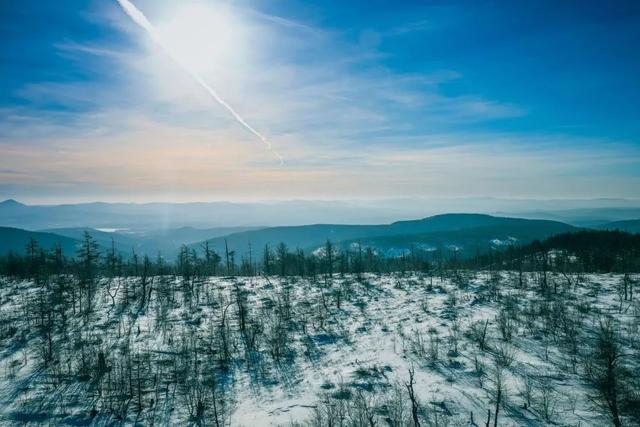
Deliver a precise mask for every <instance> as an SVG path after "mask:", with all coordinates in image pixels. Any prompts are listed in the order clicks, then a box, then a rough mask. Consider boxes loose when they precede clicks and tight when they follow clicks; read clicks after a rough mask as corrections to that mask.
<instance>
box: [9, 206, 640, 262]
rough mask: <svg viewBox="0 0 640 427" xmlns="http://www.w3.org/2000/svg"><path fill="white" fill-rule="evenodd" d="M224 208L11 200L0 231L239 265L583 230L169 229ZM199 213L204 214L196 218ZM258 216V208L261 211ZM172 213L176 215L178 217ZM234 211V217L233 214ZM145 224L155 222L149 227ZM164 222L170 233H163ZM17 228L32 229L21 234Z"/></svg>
mask: <svg viewBox="0 0 640 427" xmlns="http://www.w3.org/2000/svg"><path fill="white" fill-rule="evenodd" d="M291 203H292V205H291V206H295V202H291ZM309 203H311V202H309ZM222 205H224V204H183V205H180V204H178V205H173V204H149V205H131V204H115V205H113V204H105V203H97V204H84V205H61V206H27V205H23V204H21V203H19V202H16V201H14V200H8V201H5V202H2V203H0V225H10V227H0V255H4V254H7V253H8V252H9V251H14V252H20V253H23V252H24V248H25V245H26V243H27V242H28V240H29V238H30V237H33V238H35V239H36V240H38V242H39V243H40V245H41V246H42V247H44V248H46V249H50V248H52V247H53V246H55V245H56V244H60V246H61V247H62V249H63V251H64V253H65V254H66V255H68V256H73V255H74V254H75V252H76V250H77V247H78V245H79V242H80V240H81V239H82V237H83V234H84V232H85V231H87V232H89V233H90V234H91V235H92V237H93V238H94V239H95V240H96V241H97V243H98V244H99V245H100V247H101V249H102V250H103V251H106V250H107V249H108V248H110V247H111V245H112V244H113V245H114V247H115V248H116V250H117V251H118V252H119V253H121V254H123V255H124V256H128V255H130V254H131V253H132V251H136V253H138V254H141V255H142V254H147V255H150V256H156V255H157V254H158V253H162V254H163V255H164V256H165V257H167V258H168V259H173V258H174V257H175V256H176V254H177V252H178V250H179V248H180V246H181V245H183V244H184V245H188V246H190V247H191V248H193V249H195V250H196V251H201V250H202V247H203V245H204V243H205V242H207V243H208V245H209V247H210V248H211V249H213V250H215V251H217V252H218V253H220V254H223V253H224V251H225V247H228V248H229V250H233V251H234V252H235V255H236V260H238V261H239V260H240V259H241V257H243V256H248V253H249V248H250V246H251V252H252V253H251V255H252V258H253V259H260V258H261V256H262V254H263V251H264V247H265V246H266V245H269V246H270V247H272V248H274V249H275V247H276V246H277V245H278V244H279V243H281V242H282V243H285V244H286V245H287V246H288V247H289V248H290V249H295V248H299V249H302V250H305V251H307V252H308V251H314V250H316V249H318V248H319V247H321V246H322V245H323V244H324V243H325V242H326V240H327V239H329V240H331V241H332V242H334V243H335V244H336V245H337V246H338V247H341V248H343V249H346V248H355V247H357V245H362V246H363V247H371V248H373V249H375V250H376V251H378V252H381V253H384V254H386V255H390V256H394V255H400V254H401V253H403V252H406V251H408V250H410V249H411V248H420V249H423V250H437V249H440V248H443V249H445V250H456V251H460V253H462V254H464V255H473V254H475V253H476V252H478V251H480V252H482V251H486V250H488V249H489V248H500V247H504V246H508V245H514V244H516V245H521V244H526V243H529V242H531V241H532V240H535V239H544V238H547V237H549V236H551V235H554V234H558V233H563V232H571V231H575V230H577V229H578V228H577V227H576V225H575V224H569V223H567V221H558V220H549V219H530V218H513V217H504V216H492V215H487V214H465V213H457V214H442V215H435V216H430V217H427V218H423V219H419V220H408V221H397V222H393V223H390V224H376V225H362V224H313V225H290V226H275V227H266V226H262V227H258V226H254V227H245V226H237V227H194V226H181V227H169V226H168V225H167V224H174V223H175V222H177V221H178V219H177V218H176V217H175V215H178V214H179V215H178V216H180V215H182V216H183V219H184V222H186V223H188V222H189V220H190V219H191V220H193V219H194V218H196V217H198V216H203V215H204V214H205V211H207V212H209V213H210V214H211V213H212V212H214V211H212V209H214V208H215V207H218V208H220V207H221V206H222ZM194 206H196V207H195V208H194ZM234 206H236V207H237V206H239V205H234ZM309 206H311V205H309ZM152 207H153V209H152ZM161 207H162V208H161ZM205 207H206V209H205ZM245 207H246V206H245ZM192 208H193V209H195V210H196V213H193V212H191V211H190V209H192ZM154 209H155V210H154ZM163 209H164V213H165V216H171V217H172V219H171V220H170V221H169V220H167V219H166V218H165V219H164V220H163V219H162V218H161V216H162V215H161V214H160V213H159V212H161V211H163ZM199 209H200V210H199ZM247 209H249V208H247ZM254 209H258V207H257V206H254ZM261 209H262V208H260V209H258V211H257V212H253V213H252V215H254V216H255V217H258V216H259V213H260V212H259V211H260V210H261ZM274 209H275V210H274V211H272V213H274V212H276V211H277V209H276V208H274ZM278 209H280V208H278ZM222 210H224V209H222ZM154 212H155V213H154ZM169 212H171V214H170V215H169ZM188 212H190V213H188ZM229 212H231V211H228V212H227V213H226V214H229ZM226 214H225V215H226ZM634 214H637V215H638V217H640V209H636V208H630V207H624V208H598V209H590V210H589V209H575V210H572V211H549V212H546V213H545V212H542V213H538V215H546V216H550V217H552V218H558V217H560V218H563V217H565V216H567V215H575V216H574V217H573V218H583V219H584V218H592V219H593V220H594V221H595V218H601V217H614V218H615V217H616V215H617V216H621V215H622V216H623V217H624V215H634ZM145 215H150V216H149V217H146V216H145ZM590 215H591V216H590ZM143 220H144V221H147V222H144V223H143ZM73 221H75V224H76V225H78V224H93V225H88V226H87V225H84V226H82V227H50V225H51V224H59V223H71V222H73ZM163 221H164V226H162V224H163ZM14 224H27V225H21V226H19V227H18V226H14ZM29 224H40V225H42V224H46V225H47V227H43V228H44V229H37V228H36V229H33V230H34V231H28V230H25V229H27V228H30V227H29V226H28V225H29ZM135 224H138V225H135ZM154 226H155V227H154ZM590 227H591V228H598V229H619V230H622V231H628V232H633V233H637V232H640V220H637V219H636V220H624V221H602V222H599V223H597V224H592V225H590Z"/></svg>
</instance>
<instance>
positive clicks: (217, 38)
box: [156, 3, 242, 72]
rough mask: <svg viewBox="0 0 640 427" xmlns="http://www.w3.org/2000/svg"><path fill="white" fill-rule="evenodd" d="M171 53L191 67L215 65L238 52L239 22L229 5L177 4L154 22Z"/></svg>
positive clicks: (216, 66)
mask: <svg viewBox="0 0 640 427" xmlns="http://www.w3.org/2000/svg"><path fill="white" fill-rule="evenodd" d="M156 29H157V31H158V34H159V35H160V37H162V41H163V43H164V45H165V47H166V48H167V49H169V50H170V51H171V54H172V55H173V56H175V57H176V58H177V59H179V60H180V62H182V63H183V65H185V66H186V67H188V68H189V69H191V70H192V71H197V72H203V71H209V70H212V69H215V68H218V67H220V66H222V65H224V64H225V63H227V62H229V61H231V60H233V59H234V56H237V54H238V51H239V49H240V46H241V43H240V39H241V33H242V31H241V25H240V22H239V21H238V19H237V18H236V17H235V16H234V15H233V13H232V12H231V10H230V9H229V8H228V7H224V6H212V5H208V4H202V3H196V4H188V5H180V6H178V7H177V8H176V9H174V10H172V11H171V13H170V14H168V15H167V19H165V20H162V21H161V22H159V23H158V25H157V26H156Z"/></svg>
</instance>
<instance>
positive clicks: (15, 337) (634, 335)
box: [0, 271, 640, 426]
mask: <svg viewBox="0 0 640 427" xmlns="http://www.w3.org/2000/svg"><path fill="white" fill-rule="evenodd" d="M624 280H628V281H632V280H633V278H629V277H627V278H626V279H625V278H624V277H623V276H618V275H566V276H565V275H555V274H549V275H548V277H546V278H545V277H543V276H542V273H535V274H534V273H529V274H527V273H525V274H524V275H523V276H522V277H520V276H519V274H518V273H517V272H468V271H458V272H450V273H449V274H448V277H444V278H440V277H430V276H428V275H422V276H419V275H406V276H402V275H391V274H387V275H373V274H369V275H366V276H364V278H362V279H361V280H357V278H356V277H353V276H347V277H337V276H334V277H333V278H321V279H304V278H302V279H301V278H293V277H292V278H284V279H279V278H275V277H269V278H265V277H249V278H241V277H238V278H229V279H225V278H209V279H198V278H195V277H194V278H190V279H189V280H182V279H181V278H175V277H170V276H163V277H153V278H144V277H143V278H129V279H127V278H114V279H101V281H100V282H99V283H97V284H96V287H95V290H94V291H95V298H94V301H95V303H94V306H93V307H91V309H90V310H87V307H86V306H85V307H82V304H83V303H82V299H80V298H78V293H76V292H78V291H77V289H83V286H87V284H86V283H85V284H83V283H81V282H78V281H77V280H76V279H71V278H69V277H64V276H61V277H59V278H57V279H55V280H52V281H51V282H50V283H47V284H46V286H45V285H44V284H43V283H40V284H39V285H37V284H35V283H34V282H32V281H21V282H14V281H9V280H7V279H4V280H3V282H2V283H1V285H0V305H1V308H2V311H1V312H0V316H1V317H0V339H1V341H0V343H1V345H0V390H1V392H0V424H1V425H6V426H13V425H19V424H27V425H95V426H103V425H233V426H241V425H242V426H262V425H292V424H295V425H314V426H329V425H344V426H347V425H348V426H365V425H368V426H371V425H376V426H385V425H392V426H399V425H407V426H413V425H421V426H431V425H433V426H460V425H474V424H473V423H475V424H476V425H483V426H484V425H485V423H486V422H487V417H488V416H489V417H490V418H491V420H490V425H494V420H495V416H496V411H498V425H500V426H520V425H527V426H542V425H552V424H553V425H566V426H578V425H579V426H604V425H610V424H611V411H610V410H609V409H608V408H607V405H606V402H605V401H604V400H603V396H602V392H601V391H599V389H598V379H599V378H600V377H599V376H598V375H600V371H599V370H600V369H601V368H602V367H601V366H600V365H599V358H598V355H599V354H601V353H598V352H599V351H600V350H601V349H602V345H600V344H599V343H602V340H603V339H605V338H606V337H607V333H609V332H610V333H611V334H612V335H611V338H612V342H614V343H615V345H616V346H617V347H616V349H617V351H619V352H620V353H621V354H624V355H625V357H621V358H620V359H619V361H618V365H617V366H616V369H619V371H616V372H617V373H619V374H621V373H623V372H627V373H629V372H631V373H633V374H624V376H621V377H619V378H618V380H619V381H621V382H622V381H625V384H624V392H625V393H627V394H625V395H624V396H623V395H622V392H620V393H621V394H619V395H618V396H617V397H618V405H619V407H620V411H621V413H622V415H621V416H620V418H621V420H622V425H637V424H634V422H635V423H637V422H638V418H635V419H633V418H632V417H633V416H634V414H633V410H632V409H629V407H627V406H625V405H631V404H633V403H634V401H633V399H637V395H634V394H633V393H637V391H638V378H637V375H638V374H637V372H638V369H639V368H640V357H638V352H639V350H640V332H639V330H640V304H639V303H638V300H637V299H635V300H633V301H631V300H629V299H626V300H625V299H623V297H622V294H621V293H620V292H619V291H620V289H622V288H621V284H622V283H623V282H624ZM629 283H630V282H629ZM46 307H52V309H49V308H46ZM621 390H622V388H621ZM412 395H413V396H414V399H412V398H411V396H412ZM634 396H635V397H634ZM498 399H499V400H500V404H499V405H497V400H498ZM635 416H637V413H636V414H635ZM414 417H416V418H414ZM416 423H418V424H416Z"/></svg>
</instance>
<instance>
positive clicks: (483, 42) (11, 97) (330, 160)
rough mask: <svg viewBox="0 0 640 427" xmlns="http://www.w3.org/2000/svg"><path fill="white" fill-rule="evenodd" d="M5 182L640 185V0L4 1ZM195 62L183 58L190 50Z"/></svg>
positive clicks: (334, 192)
mask: <svg viewBox="0 0 640 427" xmlns="http://www.w3.org/2000/svg"><path fill="white" fill-rule="evenodd" d="M5 3H6V4H3V6H2V10H1V15H0V36H1V37H2V39H3V43H2V45H1V46H0V58H1V61H0V111H2V112H3V114H2V115H1V117H0V150H2V152H3V153H4V155H3V156H1V157H0V197H5V196H6V197H14V198H18V199H23V200H31V201H45V202H48V201H72V200H137V201H146V200H221V199H231V200H236V199H289V198H391V197H443V196H444V197H468V196H493V197H505V198H561V197H571V198H592V197H593V198H595V197H626V198H640V191H639V190H638V188H640V120H638V111H640V79H639V78H638V77H637V76H640V49H639V47H638V46H639V45H640V43H639V42H640V4H639V3H638V2H632V1H628V2H624V1H620V2H616V1H614V2H602V1H599V2H590V1H581V2H570V1H569V2H540V1H535V2H526V1H523V2H507V1H502V2H471V1H470V2H455V1H433V2H429V1H416V2H410V1H404V2H384V1H371V0H370V1H349V2H344V1H321V2H314V4H312V5H311V4H309V3H310V2H302V1H292V0H286V1H285V0H267V1H259V2H258V1H216V0H211V1H184V2H169V1H149V0H137V1H133V3H134V4H135V5H136V6H137V7H138V8H139V9H140V10H141V11H142V12H143V13H144V14H145V15H146V16H147V17H148V19H149V20H150V21H151V22H152V23H153V24H154V25H155V26H156V27H157V28H158V31H159V32H160V33H161V34H162V36H163V37H164V39H165V41H167V42H168V43H171V44H172V46H173V48H174V49H175V50H178V51H179V55H183V54H184V59H185V63H186V65H187V68H189V69H190V70H191V71H195V72H197V73H198V75H200V76H201V77H202V78H203V80H205V81H206V82H207V84H209V85H211V86H212V87H213V88H214V89H215V90H216V91H217V92H218V93H219V94H220V96H221V97H222V98H224V100H225V101H226V102H228V103H229V104H230V105H231V106H232V107H233V108H234V109H235V110H236V111H237V112H238V113H239V114H241V115H242V117H243V118H244V119H245V120H246V121H247V122H248V123H249V124H250V125H251V126H252V127H254V128H255V129H257V130H258V131H259V132H260V133H262V134H264V135H266V136H267V137H268V138H269V140H270V141H271V143H272V144H273V147H274V149H276V150H277V151H278V152H279V153H281V155H282V156H283V158H284V160H285V162H284V164H283V165H280V164H279V163H278V161H277V160H276V159H275V158H274V156H273V155H272V153H270V152H269V151H268V150H266V149H265V147H264V146H263V145H262V144H261V143H260V141H258V140H257V139H256V138H255V136H254V135H252V134H251V133H250V132H247V130H246V129H245V128H243V127H242V126H240V125H239V123H238V122H237V121H235V120H234V119H233V118H232V117H231V115H230V114H228V112H227V111H225V110H224V108H221V106H220V105H219V104H217V103H216V102H215V101H213V100H212V99H211V98H210V97H209V96H208V95H207V94H206V93H205V91H203V90H202V87H200V86H198V85H197V84H195V82H194V81H193V79H192V78H191V77H190V75H189V70H185V67H184V66H182V67H181V66H179V65H178V64H177V63H176V62H175V61H172V60H171V58H170V57H169V56H168V55H167V54H166V52H165V51H163V50H162V49H161V48H159V47H158V46H157V45H156V44H154V43H153V42H152V41H151V39H150V37H149V36H148V34H146V33H145V32H144V31H143V30H142V29H141V28H140V27H138V26H136V24H135V23H134V22H133V21H132V20H131V19H130V18H129V17H128V16H127V15H126V14H125V13H124V12H123V10H122V9H121V8H120V6H119V5H118V3H117V2H116V1H115V0H114V1H87V0H82V1H81V0H68V1H65V2H41V1H35V0H27V1H23V2H5ZM183 65H184V64H183Z"/></svg>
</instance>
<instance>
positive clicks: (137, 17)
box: [116, 0, 284, 165]
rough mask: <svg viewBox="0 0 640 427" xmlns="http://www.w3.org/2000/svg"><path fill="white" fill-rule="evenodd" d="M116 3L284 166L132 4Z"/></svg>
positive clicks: (127, 0)
mask: <svg viewBox="0 0 640 427" xmlns="http://www.w3.org/2000/svg"><path fill="white" fill-rule="evenodd" d="M116 1H117V2H118V4H119V5H120V6H121V7H122V9H123V10H124V11H125V13H126V14H127V15H128V16H129V17H130V18H131V19H132V20H133V22H135V23H136V24H137V25H138V26H140V27H141V28H142V29H144V30H145V31H146V32H147V33H148V34H149V36H150V37H151V39H152V40H153V41H154V42H155V43H156V44H157V45H158V46H160V47H161V48H162V49H163V50H164V52H165V53H166V54H167V55H169V56H170V57H171V59H172V60H174V61H175V62H176V63H177V64H178V65H179V66H180V67H181V68H182V69H183V70H185V71H186V72H187V73H189V75H190V76H191V77H192V78H193V79H194V80H195V81H196V82H197V83H198V84H199V85H200V86H201V87H202V88H203V89H204V90H206V91H207V92H208V93H209V95H211V97H212V98H213V99H214V100H215V101H216V102H217V103H218V104H220V105H221V106H222V107H224V108H225V109H226V110H227V111H228V112H229V113H231V115H232V116H233V117H234V118H235V119H236V120H237V121H238V123H240V124H241V125H242V126H244V127H245V128H246V129H247V130H248V131H249V132H251V133H252V134H254V135H255V136H256V137H257V138H258V139H259V140H260V141H262V143H263V144H265V146H266V147H267V149H268V150H269V151H271V152H272V153H273V154H274V155H275V156H276V157H277V158H278V160H279V161H280V164H281V165H282V164H284V159H283V158H282V156H281V155H280V153H278V152H277V151H275V150H274V149H273V147H272V145H271V142H270V141H269V140H268V139H267V138H266V137H265V136H264V135H262V134H261V133H260V132H258V131H257V130H256V129H255V128H253V127H252V126H251V125H250V124H249V123H247V122H246V120H244V119H243V118H242V116H240V114H238V112H236V111H235V110H234V109H233V107H231V105H229V104H228V103H227V102H226V101H225V100H224V99H222V98H221V97H220V95H218V93H217V92H216V90H215V89H213V88H212V87H211V86H210V85H209V84H208V83H207V82H206V81H204V79H203V78H202V77H201V76H200V74H199V73H197V72H196V71H194V70H192V69H191V68H190V67H188V66H187V65H185V64H184V63H183V62H182V61H181V60H180V58H178V57H177V56H176V55H175V54H173V53H172V52H171V49H169V48H168V47H167V45H166V43H164V42H163V40H162V38H161V37H160V35H159V34H158V32H157V31H156V29H155V28H154V26H153V25H152V24H151V22H149V20H148V19H147V17H146V16H145V15H144V14H143V13H142V12H141V11H140V10H139V9H138V8H137V7H136V6H135V5H134V4H133V3H131V2H130V1H129V0H116Z"/></svg>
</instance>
